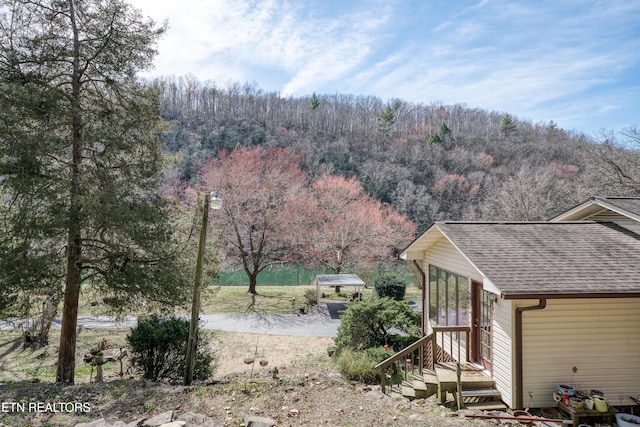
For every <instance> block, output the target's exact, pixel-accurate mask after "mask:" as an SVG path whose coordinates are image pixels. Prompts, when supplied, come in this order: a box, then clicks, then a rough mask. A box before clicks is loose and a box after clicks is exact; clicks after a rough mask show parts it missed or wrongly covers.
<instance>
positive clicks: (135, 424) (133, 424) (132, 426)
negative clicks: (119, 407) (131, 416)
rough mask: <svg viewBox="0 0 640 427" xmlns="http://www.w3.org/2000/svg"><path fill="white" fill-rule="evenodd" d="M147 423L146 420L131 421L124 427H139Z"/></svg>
mask: <svg viewBox="0 0 640 427" xmlns="http://www.w3.org/2000/svg"><path fill="white" fill-rule="evenodd" d="M145 421H146V418H140V419H139V420H135V421H131V422H130V423H127V424H125V426H124V427H139V426H141V425H142V423H143V422H145Z"/></svg>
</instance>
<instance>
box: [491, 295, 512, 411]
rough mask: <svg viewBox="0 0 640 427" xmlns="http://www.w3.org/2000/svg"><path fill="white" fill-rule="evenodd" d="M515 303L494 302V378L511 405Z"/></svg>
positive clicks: (504, 398)
mask: <svg viewBox="0 0 640 427" xmlns="http://www.w3.org/2000/svg"><path fill="white" fill-rule="evenodd" d="M512 306H513V303H512V302H511V301H505V300H497V301H496V302H494V303H493V328H492V333H493V336H492V338H493V360H492V363H493V380H494V381H495V382H496V389H497V390H499V391H500V393H501V394H502V400H503V401H504V403H506V404H507V405H508V406H509V407H512V405H513V404H515V392H514V387H515V385H514V378H515V376H514V372H515V371H514V370H515V365H514V361H513V357H512V355H513V354H514V353H515V341H514V338H513V336H514V333H513V324H514V322H513V317H514V316H513V312H514V311H513V309H512Z"/></svg>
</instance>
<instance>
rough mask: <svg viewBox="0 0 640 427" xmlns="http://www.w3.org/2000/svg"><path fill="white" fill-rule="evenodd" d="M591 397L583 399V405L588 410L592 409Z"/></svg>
mask: <svg viewBox="0 0 640 427" xmlns="http://www.w3.org/2000/svg"><path fill="white" fill-rule="evenodd" d="M593 404H594V402H593V399H585V400H584V407H585V408H586V409H588V410H592V409H593Z"/></svg>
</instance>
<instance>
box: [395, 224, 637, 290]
mask: <svg viewBox="0 0 640 427" xmlns="http://www.w3.org/2000/svg"><path fill="white" fill-rule="evenodd" d="M436 230H437V231H436ZM443 236H444V237H445V238H446V239H448V240H449V241H450V242H451V243H452V244H453V245H454V246H455V247H456V248H457V249H458V250H459V251H460V252H461V253H462V254H463V256H464V257H465V258H466V259H467V260H468V261H469V262H470V263H471V264H472V265H473V266H474V267H475V268H476V269H477V270H478V271H479V272H480V273H481V274H482V275H483V276H485V277H486V278H487V279H488V280H490V281H491V282H492V283H493V285H495V287H496V288H498V289H499V290H500V292H501V293H502V297H503V298H507V299H514V298H529V297H530V298H537V297H541V296H544V297H548V298H552V297H563V298H566V297H603V296H623V295H627V296H638V297H640V236H638V235H637V234H635V233H633V232H630V231H628V230H626V229H624V228H622V227H620V226H617V225H615V224H613V223H597V222H590V221H580V222H519V223H516V222H513V223H507V222H499V223H497V222H496V223H491V222H437V223H434V224H433V225H432V226H431V227H430V228H429V229H428V230H427V231H426V232H425V233H424V234H423V235H422V236H421V237H419V238H418V239H417V240H416V241H414V242H413V243H412V244H411V245H410V246H409V248H407V250H405V252H403V257H404V258H414V259H415V258H417V256H416V255H417V252H420V251H422V253H424V251H427V250H428V249H429V247H430V246H431V245H432V244H434V243H435V240H436V238H438V239H440V238H442V237H443Z"/></svg>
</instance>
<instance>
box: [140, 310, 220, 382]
mask: <svg viewBox="0 0 640 427" xmlns="http://www.w3.org/2000/svg"><path fill="white" fill-rule="evenodd" d="M189 323H190V322H189V321H188V320H186V319H180V318H177V317H174V316H171V317H160V316H157V315H152V316H149V317H141V318H139V319H138V326H137V327H135V328H133V329H132V330H131V333H130V334H129V335H127V341H128V342H129V346H130V347H131V353H132V357H131V364H132V365H133V367H134V368H135V369H136V370H138V371H139V372H141V373H142V377H143V378H145V379H149V380H153V381H157V380H159V379H172V380H177V379H182V378H184V370H185V360H186V352H187V342H188V340H189ZM203 338H206V335H205V334H203V331H199V332H198V339H197V341H196V355H195V364H194V368H193V379H196V380H198V379H199V380H206V379H207V378H209V377H211V375H213V372H214V370H215V365H216V362H217V360H216V356H215V354H213V353H211V352H210V351H208V350H207V349H206V348H204V347H205V346H203V345H202V344H203V342H205V339H203Z"/></svg>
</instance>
